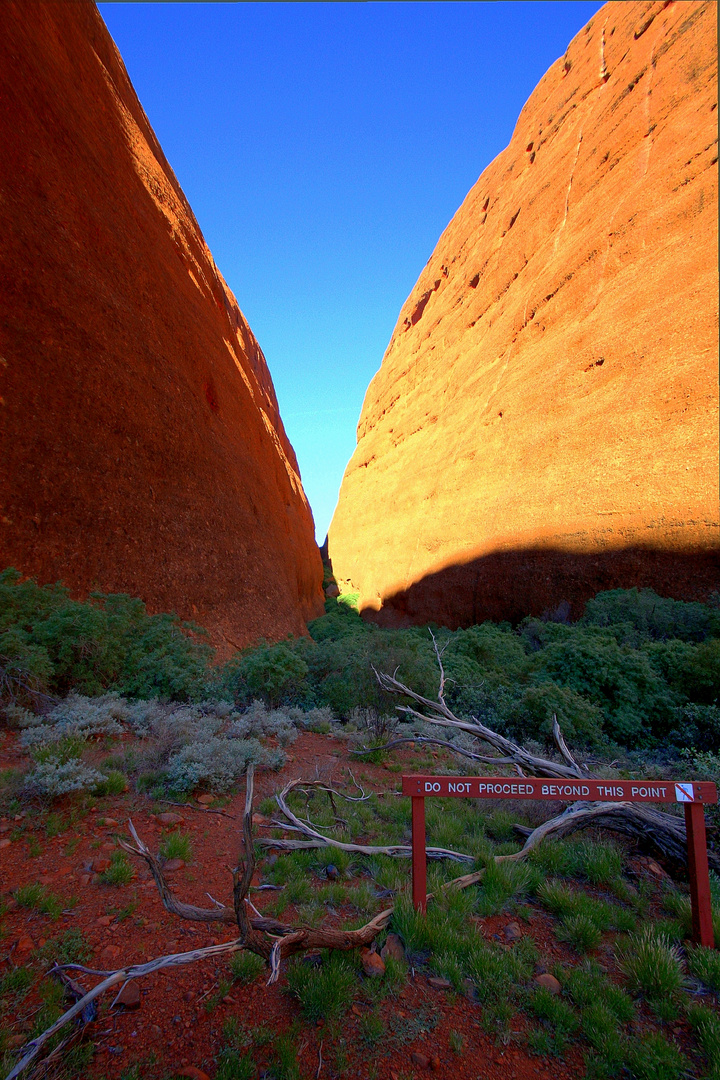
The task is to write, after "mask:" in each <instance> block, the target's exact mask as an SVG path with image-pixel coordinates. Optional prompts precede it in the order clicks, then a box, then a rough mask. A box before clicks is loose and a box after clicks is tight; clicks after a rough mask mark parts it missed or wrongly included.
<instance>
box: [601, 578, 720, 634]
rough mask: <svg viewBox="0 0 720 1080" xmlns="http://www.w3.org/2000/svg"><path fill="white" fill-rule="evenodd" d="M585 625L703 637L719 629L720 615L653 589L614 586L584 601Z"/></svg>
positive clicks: (713, 610)
mask: <svg viewBox="0 0 720 1080" xmlns="http://www.w3.org/2000/svg"><path fill="white" fill-rule="evenodd" d="M580 623H581V624H582V625H585V626H602V627H622V628H623V629H625V628H626V627H627V628H628V629H631V630H632V631H634V633H635V635H636V640H637V639H639V638H649V639H651V640H653V641H665V640H667V639H668V638H678V639H679V640H681V641H704V640H705V638H706V637H708V636H709V635H711V634H718V633H720V615H719V614H718V612H717V610H715V609H713V608H711V607H709V606H708V605H706V604H699V603H695V602H688V601H685V600H671V599H670V598H669V597H665V596H658V595H657V593H655V592H653V590H652V589H639V590H638V589H611V590H609V591H608V592H601V593H598V594H597V596H596V597H595V598H594V599H593V600H588V601H587V603H586V604H585V614H584V615H583V617H582V618H581V619H580Z"/></svg>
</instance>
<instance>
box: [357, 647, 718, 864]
mask: <svg viewBox="0 0 720 1080" xmlns="http://www.w3.org/2000/svg"><path fill="white" fill-rule="evenodd" d="M433 643H434V645H435V655H436V657H437V662H438V667H439V670H440V685H439V690H438V697H437V701H433V700H432V699H431V698H426V697H423V696H422V695H421V694H417V693H416V692H415V691H414V690H412V689H411V688H410V687H409V686H406V685H405V684H404V683H402V682H400V680H399V679H396V678H395V676H394V675H387V674H385V673H384V672H378V671H377V670H375V669H373V670H375V674H376V676H377V679H378V682H379V683H380V686H381V687H382V688H383V690H385V691H386V692H387V693H389V694H398V695H402V696H403V697H408V698H410V700H411V701H413V702H415V703H416V704H417V705H418V706H420V709H422V711H420V709H418V708H414V707H413V706H412V705H398V706H397V708H398V710H399V711H400V712H403V713H406V714H407V715H409V716H414V717H416V718H417V719H419V720H422V721H424V722H425V723H427V724H432V725H434V726H435V727H440V728H447V729H450V730H453V731H463V732H465V733H467V734H469V735H472V736H474V737H475V738H476V739H478V741H479V742H484V743H487V744H488V745H489V746H491V747H492V748H493V749H494V750H495V751H497V753H496V754H495V755H482V754H474V755H472V756H473V758H474V760H476V761H479V762H482V763H483V764H490V765H494V766H498V765H505V766H512V767H514V768H515V770H516V771H517V772H518V773H519V774H520V775H521V776H524V775H526V774H527V775H530V776H548V777H558V778H566V777H568V778H569V777H587V778H589V779H599V778H598V777H597V776H595V775H594V774H593V773H592V772H590V770H589V769H588V768H587V767H586V766H585V765H581V764H578V762H577V761H576V760H575V758H574V757H573V755H572V753H571V752H570V750H569V748H568V746H567V744H566V743H565V740H564V738H563V736H562V732H561V730H560V725H559V724H558V722H557V718H556V717H553V736H554V739H555V744H556V746H557V748H558V750H559V752H560V755H561V757H562V759H563V761H562V762H557V761H550V760H548V759H546V758H542V757H539V756H537V755H536V754H531V753H530V751H528V750H526V749H525V747H523V746H519V745H518V744H517V743H514V742H513V741H512V740H511V739H507V738H505V736H503V735H500V734H499V733H498V732H496V731H493V730H492V728H489V727H487V726H486V725H485V724H482V723H481V722H480V721H479V720H477V719H476V718H474V717H473V718H472V719H471V720H460V719H459V718H458V717H457V716H455V714H454V713H453V712H452V711H451V709H450V708H449V707H448V705H447V702H446V700H445V669H444V667H443V662H442V653H443V650H442V649H439V648H438V645H437V642H436V641H435V638H434V637H433ZM420 738H421V739H422V736H421V737H420ZM397 741H398V740H396V742H397ZM437 741H438V742H440V741H441V740H437ZM443 746H444V748H445V749H447V750H449V751H451V752H452V753H456V754H459V755H461V756H464V757H468V756H470V752H469V751H466V750H465V749H464V748H461V747H457V746H454V745H453V744H452V742H450V741H448V742H445V743H443ZM370 749H380V748H379V747H372V748H370ZM591 826H600V827H603V828H607V829H612V830H614V831H616V832H621V833H624V834H625V835H627V836H632V837H634V838H636V839H638V840H642V841H643V842H645V843H650V844H652V845H653V846H654V847H655V848H656V849H657V850H658V851H659V852H660V853H661V854H662V855H664V856H665V857H666V858H668V859H669V860H671V861H672V862H674V863H677V864H680V865H683V866H685V865H687V837H686V832H685V823H684V821H683V820H682V818H678V817H675V816H674V815H673V814H668V813H666V812H665V811H662V810H657V809H656V808H655V807H653V806H647V805H643V804H642V803H626V802H617V803H586V802H577V803H573V804H572V805H570V806H568V807H567V808H566V809H565V810H563V812H562V813H561V814H558V815H557V816H556V817H554V818H551V819H550V820H549V821H546V822H544V823H543V824H542V825H540V826H538V828H537V829H534V830H533V831H532V832H531V833H530V834H529V836H528V837H527V840H526V841H525V844H524V845H523V847H522V850H521V851H518V852H516V853H515V854H514V855H503V856H500V858H502V859H505V860H514V861H517V860H519V859H524V858H525V857H526V856H527V855H528V854H529V853H530V851H532V849H533V848H535V847H537V845H538V844H539V843H541V841H542V840H544V839H546V838H547V837H548V836H550V835H555V836H563V835H567V834H568V833H571V832H575V831H577V830H578V829H585V828H589V827H591ZM708 861H709V863H710V867H711V869H713V870H715V872H716V873H720V857H719V856H718V855H717V853H716V852H714V851H712V850H710V851H708Z"/></svg>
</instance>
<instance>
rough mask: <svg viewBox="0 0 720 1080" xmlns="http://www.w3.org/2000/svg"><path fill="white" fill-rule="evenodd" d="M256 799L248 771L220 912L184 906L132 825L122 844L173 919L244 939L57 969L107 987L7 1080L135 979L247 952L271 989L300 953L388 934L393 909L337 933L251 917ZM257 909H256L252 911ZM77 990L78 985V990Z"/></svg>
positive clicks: (25, 1053)
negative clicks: (228, 892)
mask: <svg viewBox="0 0 720 1080" xmlns="http://www.w3.org/2000/svg"><path fill="white" fill-rule="evenodd" d="M252 798H253V767H252V766H250V767H249V768H248V773H247V781H246V789H245V810H244V813H243V845H242V850H241V852H240V854H239V856H238V862H237V866H236V867H235V869H234V870H233V871H232V876H233V905H232V907H223V906H222V905H218V903H217V901H215V903H216V905H217V906H216V907H214V908H200V907H196V906H195V905H194V904H186V903H184V902H183V901H181V900H178V899H177V898H176V897H175V896H174V894H173V892H172V890H171V889H170V887H169V885H168V883H167V881H166V879H165V874H164V872H163V868H162V863H161V861H160V859H159V858H158V857H157V856H156V855H154V854H153V853H152V852H151V851H150V849H149V848H148V847H147V845H146V844H145V843H143V841H142V840H141V839H140V837H139V836H138V833H137V830H136V829H135V826H134V825H133V823H132V822H129V823H128V824H129V828H130V833H131V835H132V837H133V840H134V843H133V844H131V843H128V842H127V841H124V840H123V841H121V842H120V843H121V846H122V847H123V848H124V849H125V851H127V852H129V853H130V854H132V855H135V856H137V857H139V858H142V859H144V860H145V862H146V863H147V865H148V867H149V868H150V872H151V873H152V875H153V878H154V879H155V884H156V886H157V888H158V892H159V894H160V898H161V899H162V902H163V905H164V906H165V908H166V909H167V910H168V911H169V912H171V913H172V914H173V915H178V916H179V917H180V918H182V919H188V920H191V921H193V922H221V923H229V924H230V923H232V924H234V925H236V927H237V930H238V934H237V936H235V937H233V938H232V939H231V940H229V941H225V942H222V943H221V944H219V945H210V946H208V947H207V948H203V949H192V950H190V951H189V952H184V953H171V954H168V955H166V956H159V957H157V958H156V959H154V960H151V961H149V962H148V963H146V964H131V965H127V966H124V967H122V968H118V969H117V970H115V971H100V970H97V969H93V968H88V967H85V966H84V965H82V964H61V965H56V967H54V968H53V969H52V971H53V973H54V974H57V975H60V973H62V972H65V971H68V970H73V971H80V972H84V973H85V974H89V975H100V976H103V978H102V981H101V982H99V983H98V984H97V985H96V986H94V987H93V988H92V990H89V991H88V992H87V993H85V994H83V996H81V997H80V998H79V999H78V1000H77V1001H75V1003H74V1004H73V1005H72V1006H71V1007H70V1008H69V1009H67V1010H66V1011H65V1012H64V1013H63V1015H62V1016H61V1017H59V1019H58V1020H57V1021H56V1022H55V1023H54V1024H52V1025H51V1026H50V1027H49V1028H47V1030H46V1031H43V1032H42V1034H40V1035H38V1036H36V1037H35V1038H34V1039H31V1040H30V1042H28V1043H26V1045H25V1046H24V1047H23V1049H22V1051H21V1052H20V1057H19V1059H18V1061H17V1063H16V1064H15V1065H14V1066H13V1068H12V1069H11V1070H10V1072H9V1073H8V1075H7V1077H6V1080H14V1078H15V1077H17V1076H20V1074H21V1073H22V1072H24V1071H25V1070H26V1069H27V1068H28V1066H29V1065H31V1064H32V1062H33V1061H34V1060H35V1059H36V1058H37V1056H38V1054H39V1053H40V1051H41V1050H42V1048H43V1046H44V1045H45V1044H46V1043H47V1041H48V1039H50V1038H51V1037H52V1036H53V1035H55V1033H56V1032H58V1031H60V1030H61V1029H62V1028H63V1027H65V1025H66V1024H68V1023H70V1021H72V1020H76V1019H77V1018H82V1017H83V1016H87V1015H88V1014H87V1012H86V1010H87V1007H88V1006H89V1005H90V1004H91V1003H92V1002H94V1001H95V1000H96V999H97V998H99V997H100V996H101V995H102V994H104V993H105V992H106V991H107V990H110V989H112V988H113V987H115V986H119V985H120V984H124V983H125V982H128V981H129V980H130V979H138V978H142V977H143V976H145V975H151V974H153V973H154V972H156V971H160V970H161V969H163V968H169V967H179V966H180V965H184V964H193V963H195V962H196V961H198V960H204V959H207V958H209V957H215V956H221V955H224V954H226V953H234V952H239V951H240V950H242V949H247V950H249V951H250V952H254V953H256V954H257V955H258V956H262V957H263V958H264V959H265V960H267V962H268V964H269V966H270V977H269V979H268V984H270V983H274V982H276V981H277V979H278V976H279V973H280V965H281V962H282V961H283V960H284V959H286V958H287V957H289V956H292V955H293V954H295V953H299V952H305V951H307V950H314V949H343V950H347V949H356V948H360V947H363V946H368V945H370V944H371V943H372V942H373V941H374V940H375V938H376V937H377V935H378V934H379V933H380V931H381V930H383V929H385V927H386V926H387V924H388V922H389V920H390V917H391V915H392V913H393V908H387V909H386V910H384V911H381V912H379V914H377V915H375V917H374V918H373V919H371V920H370V922H368V923H366V924H365V926H362V927H360V928H359V929H358V930H343V929H340V930H334V929H326V928H322V927H321V928H315V927H310V926H288V925H286V924H285V923H281V922H279V921H278V920H277V919H266V918H263V917H262V916H257V917H251V916H250V915H249V914H248V905H249V904H250V902H249V900H248V898H247V897H248V892H249V890H250V882H251V881H252V877H253V873H254V870H255V855H254V846H253V838H252ZM250 906H251V905H250ZM75 985H77V984H75Z"/></svg>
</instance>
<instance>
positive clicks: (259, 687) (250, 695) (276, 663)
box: [222, 640, 309, 708]
mask: <svg viewBox="0 0 720 1080" xmlns="http://www.w3.org/2000/svg"><path fill="white" fill-rule="evenodd" d="M306 647H307V646H306V644H305V643H304V642H303V643H302V644H300V643H298V642H294V641H292V640H291V641H281V642H279V643H278V644H277V645H271V644H268V643H267V642H264V643H262V644H260V645H258V646H255V647H254V648H252V649H246V650H245V651H244V652H242V653H240V654H239V656H238V657H237V658H236V659H234V660H232V661H230V662H229V663H228V664H227V665H226V668H225V671H224V673H223V676H222V685H223V687H225V688H227V689H228V690H229V692H230V693H231V694H232V695H233V697H234V698H235V700H236V701H237V702H238V703H239V704H244V705H249V704H250V703H251V702H252V701H253V700H256V699H259V700H260V701H264V702H266V704H268V705H269V706H271V707H272V708H274V707H277V706H278V705H301V704H303V703H304V702H305V701H307V700H308V698H309V686H308V672H309V668H308V665H307V664H306V663H305V660H304V659H303V658H302V656H301V655H300V652H301V651H303V650H304V649H305V648H306Z"/></svg>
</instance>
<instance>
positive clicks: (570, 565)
mask: <svg viewBox="0 0 720 1080" xmlns="http://www.w3.org/2000/svg"><path fill="white" fill-rule="evenodd" d="M716 11H717V8H716V5H715V4H714V3H701V2H690V3H663V2H653V3H645V2H640V3H622V4H619V3H610V4H606V5H605V6H604V7H603V8H602V9H601V10H600V11H599V12H598V13H597V14H596V15H595V16H594V17H593V18H592V20H591V21H590V22H589V23H588V25H587V26H586V27H585V28H584V29H583V30H582V31H581V32H580V33H579V34H578V35H577V36H576V37H575V38H574V40H573V41H572V42H571V44H570V45H569V47H568V49H567V52H566V54H565V55H564V56H563V57H561V58H560V59H559V60H557V61H556V63H555V64H553V66H552V67H551V68H550V70H549V71H548V72H547V74H546V75H545V76H544V77H543V79H542V80H541V81H540V83H539V84H538V86H537V87H536V89H535V90H534V92H533V94H532V95H531V97H530V99H529V100H528V102H527V104H526V105H525V107H524V108H523V110H522V113H521V115H520V117H519V119H518V122H517V126H516V128H515V132H514V134H513V137H512V140H511V142H510V145H509V146H508V147H507V149H506V150H504V151H503V152H502V153H501V154H500V155H499V156H498V157H497V158H496V159H495V161H493V162H492V164H491V165H489V166H488V168H487V169H486V170H485V172H484V173H483V174H482V176H481V177H480V179H479V180H478V182H477V183H476V185H475V186H474V187H473V189H472V190H471V191H470V193H469V194H468V196H467V198H466V199H465V201H464V203H463V205H462V206H461V207H460V209H459V210H458V212H457V214H456V215H455V217H454V218H453V220H452V221H451V223H450V224H449V226H448V227H447V229H446V230H445V232H444V233H443V235H442V237H441V238H440V240H439V242H438V245H437V247H436V249H435V251H434V252H433V255H432V257H431V259H430V261H429V262H428V264H427V266H426V267H425V269H424V270H423V272H422V274H421V276H420V278H419V280H418V282H417V285H416V286H415V288H414V289H413V291H412V293H411V294H410V296H409V298H408V300H407V301H406V303H405V305H404V307H403V309H402V311H401V312H400V317H399V319H398V322H397V326H396V327H395V331H394V333H393V336H392V340H391V341H390V344H389V346H388V349H387V351H386V353H385V356H384V358H383V362H382V366H381V368H380V370H379V372H378V373H377V375H376V376H375V378H374V379H373V381H372V382H371V384H370V387H369V389H368V391H367V394H366V398H365V403H364V405H363V410H362V415H361V417H360V423H359V425H358V444H357V450H356V452H355V454H354V456H353V458H352V459H351V461H350V463H349V465H348V467H347V470H346V473H345V477H344V480H343V484H342V488H341V491H340V499H339V503H338V507H337V510H336V513H335V516H334V518H333V522H332V525H331V527H330V532H329V553H330V557H331V559H332V563H333V568H334V571H335V574H336V577H337V578H338V580H339V581H341V582H343V583H344V584H346V585H347V586H349V587H351V588H353V589H356V590H359V592H360V596H361V605H362V607H363V608H364V609H366V610H368V611H369V612H371V613H372V612H375V615H374V617H375V618H377V619H378V620H379V621H381V622H384V623H385V624H387V625H400V624H404V623H407V622H419V621H425V620H429V619H431V620H437V621H438V622H442V623H445V624H446V625H450V626H457V625H462V624H468V623H472V622H476V621H481V620H482V619H484V618H513V619H514V618H520V617H522V615H524V614H527V613H528V612H534V613H541V612H542V611H543V610H548V609H553V608H555V607H557V606H558V605H560V604H563V602H565V604H564V606H565V609H566V610H567V605H568V604H569V605H570V607H571V609H572V610H574V612H575V613H577V612H578V611H579V609H580V608H581V605H582V603H583V602H584V600H585V599H586V598H587V597H588V596H590V595H592V594H593V593H594V592H596V591H598V590H599V589H603V588H612V587H617V586H625V587H627V586H633V585H637V586H652V587H654V588H656V589H657V590H659V591H660V592H663V593H668V594H671V595H676V596H680V597H699V596H704V595H707V593H708V592H709V591H710V590H712V589H713V588H714V589H717V588H719V587H720V572H719V569H718V550H719V544H718V541H719V534H718V412H717V409H718V387H717V371H718V367H717V360H718V357H717V334H718V326H717V297H718V277H717V254H718V252H717V111H716V103H717V35H716V23H715V19H716Z"/></svg>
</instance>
